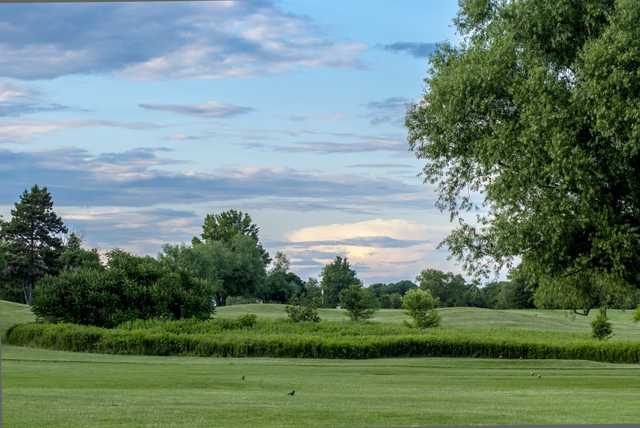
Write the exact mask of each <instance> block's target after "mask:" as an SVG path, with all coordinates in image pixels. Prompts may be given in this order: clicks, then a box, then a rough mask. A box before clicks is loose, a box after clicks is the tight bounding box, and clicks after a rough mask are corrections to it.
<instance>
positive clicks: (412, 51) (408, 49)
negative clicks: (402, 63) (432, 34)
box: [382, 42, 438, 59]
mask: <svg viewBox="0 0 640 428" xmlns="http://www.w3.org/2000/svg"><path fill="white" fill-rule="evenodd" d="M437 47H438V45H437V43H416V42H396V43H391V44H389V45H384V46H382V48H383V49H384V50H386V51H391V52H396V53H406V54H409V55H411V56H413V57H416V58H420V59H426V58H428V57H429V56H430V55H431V54H432V53H434V52H435V51H436V48H437Z"/></svg>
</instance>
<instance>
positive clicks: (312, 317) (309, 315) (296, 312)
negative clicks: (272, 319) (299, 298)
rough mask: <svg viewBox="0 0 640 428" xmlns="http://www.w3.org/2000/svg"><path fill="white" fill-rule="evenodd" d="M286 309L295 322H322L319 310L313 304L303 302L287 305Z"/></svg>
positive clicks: (288, 315) (291, 319) (290, 318)
mask: <svg viewBox="0 0 640 428" xmlns="http://www.w3.org/2000/svg"><path fill="white" fill-rule="evenodd" d="M285 311H286V312H287V317H288V318H289V320H290V321H293V322H303V321H310V322H320V315H319V314H318V310H317V309H316V308H315V307H313V306H308V305H302V304H294V305H287V307H286V308H285Z"/></svg>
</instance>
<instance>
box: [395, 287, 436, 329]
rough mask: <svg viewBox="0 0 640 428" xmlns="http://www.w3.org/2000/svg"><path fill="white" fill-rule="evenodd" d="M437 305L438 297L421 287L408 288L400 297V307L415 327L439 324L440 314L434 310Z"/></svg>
mask: <svg viewBox="0 0 640 428" xmlns="http://www.w3.org/2000/svg"><path fill="white" fill-rule="evenodd" d="M437 306H438V299H436V298H434V297H433V296H432V295H431V293H430V292H429V291H425V290H421V289H412V290H409V291H407V293H406V294H405V295H404V297H403V298H402V307H403V308H404V309H405V310H406V311H407V315H409V316H410V317H411V318H412V319H413V325H414V327H417V328H429V327H437V326H438V325H439V324H440V315H439V314H438V312H436V311H435V308H436V307H437Z"/></svg>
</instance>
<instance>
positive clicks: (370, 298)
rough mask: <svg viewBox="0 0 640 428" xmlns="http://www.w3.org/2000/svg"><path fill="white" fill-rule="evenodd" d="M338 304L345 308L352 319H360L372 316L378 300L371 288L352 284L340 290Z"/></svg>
mask: <svg viewBox="0 0 640 428" xmlns="http://www.w3.org/2000/svg"><path fill="white" fill-rule="evenodd" d="M340 306H341V307H342V308H343V309H346V311H347V312H348V314H349V318H351V320H352V321H360V320H366V319H369V318H371V317H372V316H373V314H374V313H375V311H376V310H377V307H378V300H377V299H376V298H375V296H374V295H373V293H372V292H371V290H368V289H366V288H364V287H363V286H362V285H360V284H352V285H351V286H349V287H348V288H345V289H344V290H342V291H341V292H340Z"/></svg>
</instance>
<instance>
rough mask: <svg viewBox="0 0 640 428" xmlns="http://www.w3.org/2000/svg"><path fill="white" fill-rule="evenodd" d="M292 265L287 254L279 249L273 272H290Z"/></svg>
mask: <svg viewBox="0 0 640 428" xmlns="http://www.w3.org/2000/svg"><path fill="white" fill-rule="evenodd" d="M290 265H291V263H290V262H289V258H288V257H287V255H286V254H285V253H283V252H282V251H278V252H277V253H276V255H275V256H274V258H273V266H272V268H271V272H284V273H286V272H289V268H290Z"/></svg>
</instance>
